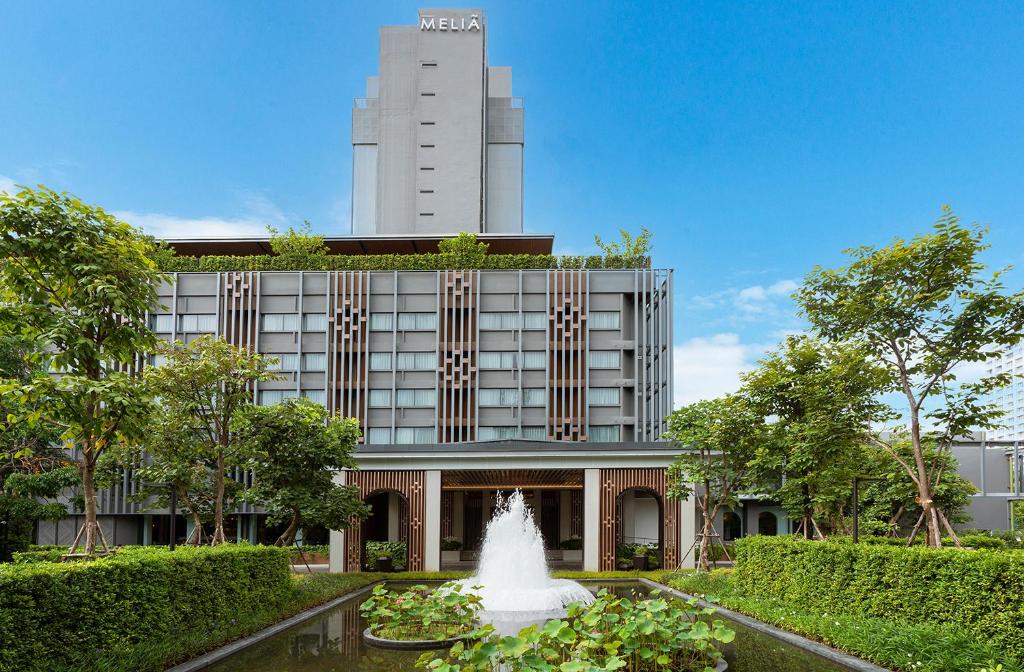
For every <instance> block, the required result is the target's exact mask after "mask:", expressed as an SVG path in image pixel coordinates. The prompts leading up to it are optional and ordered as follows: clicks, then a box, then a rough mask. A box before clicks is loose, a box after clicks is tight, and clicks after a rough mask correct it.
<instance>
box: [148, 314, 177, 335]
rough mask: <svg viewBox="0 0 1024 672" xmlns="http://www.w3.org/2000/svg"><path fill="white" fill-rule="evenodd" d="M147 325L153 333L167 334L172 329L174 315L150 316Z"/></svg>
mask: <svg viewBox="0 0 1024 672" xmlns="http://www.w3.org/2000/svg"><path fill="white" fill-rule="evenodd" d="M149 324H150V325H151V326H150V328H151V329H152V330H153V331H159V332H161V333H163V332H166V333H168V334H169V333H171V331H172V329H173V327H174V315H150V316H149Z"/></svg>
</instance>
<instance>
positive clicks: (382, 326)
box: [370, 313, 395, 331]
mask: <svg viewBox="0 0 1024 672" xmlns="http://www.w3.org/2000/svg"><path fill="white" fill-rule="evenodd" d="M394 324H395V323H394V315H392V314H391V313H370V331H391V330H392V329H393V328H394Z"/></svg>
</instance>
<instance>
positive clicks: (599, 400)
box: [587, 387, 620, 406]
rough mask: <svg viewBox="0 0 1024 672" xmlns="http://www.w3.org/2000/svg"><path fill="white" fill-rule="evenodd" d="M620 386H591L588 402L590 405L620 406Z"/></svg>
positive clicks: (588, 391)
mask: <svg viewBox="0 0 1024 672" xmlns="http://www.w3.org/2000/svg"><path fill="white" fill-rule="evenodd" d="M619 391H620V390H619V388H617V387H591V388H588V389H587V403H588V404H589V405H590V406H618V405H619V403H620V402H619Z"/></svg>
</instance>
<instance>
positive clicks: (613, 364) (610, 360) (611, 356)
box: [590, 350, 622, 369]
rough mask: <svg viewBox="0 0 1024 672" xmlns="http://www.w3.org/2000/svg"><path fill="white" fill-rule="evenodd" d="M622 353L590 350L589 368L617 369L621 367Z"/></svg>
mask: <svg viewBox="0 0 1024 672" xmlns="http://www.w3.org/2000/svg"><path fill="white" fill-rule="evenodd" d="M621 355H622V353H621V352H619V351H618V350H591V351H590V368H592V369H618V368H620V367H621V366H622V357H621Z"/></svg>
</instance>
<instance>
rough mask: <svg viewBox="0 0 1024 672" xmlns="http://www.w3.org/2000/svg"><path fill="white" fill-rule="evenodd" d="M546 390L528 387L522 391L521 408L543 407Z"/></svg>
mask: <svg viewBox="0 0 1024 672" xmlns="http://www.w3.org/2000/svg"><path fill="white" fill-rule="evenodd" d="M546 400H547V390H545V389H544V388H543V387H528V388H525V389H524V390H523V406H543V405H544V402H545V401H546Z"/></svg>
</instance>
